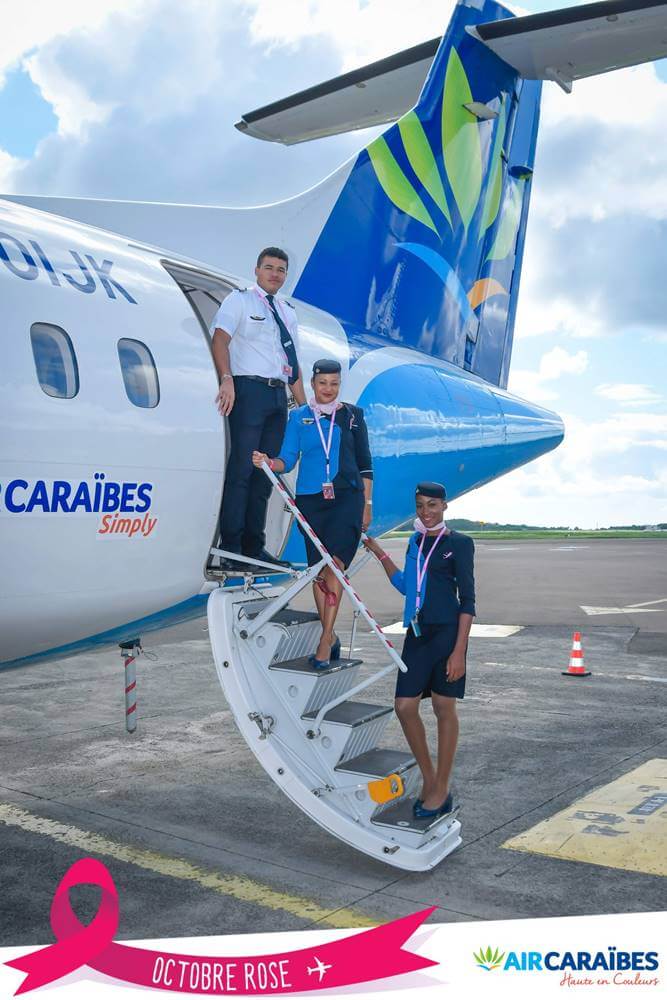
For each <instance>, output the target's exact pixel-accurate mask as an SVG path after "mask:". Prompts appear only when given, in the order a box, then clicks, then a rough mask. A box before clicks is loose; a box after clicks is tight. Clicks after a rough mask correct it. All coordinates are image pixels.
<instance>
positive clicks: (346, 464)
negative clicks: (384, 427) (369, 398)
mask: <svg viewBox="0 0 667 1000" xmlns="http://www.w3.org/2000/svg"><path fill="white" fill-rule="evenodd" d="M329 420H330V418H329V417H321V418H320V426H321V428H322V433H323V435H324V440H325V441H328V440H329V427H330V423H329ZM299 455H300V456H301V463H300V465H299V475H298V477H297V481H296V492H297V494H302V493H320V492H321V490H322V484H323V483H325V482H326V479H327V475H326V458H325V454H324V448H323V447H322V439H321V438H320V435H319V433H318V430H317V424H316V423H315V417H314V415H313V411H312V410H311V408H310V406H308V405H307V404H305V405H304V406H299V407H298V408H297V409H296V410H292V412H291V413H290V415H289V420H288V421H287V430H286V431H285V438H284V440H283V445H282V448H281V449H280V454H279V455H278V456H277V457H278V458H279V459H280V460H281V461H282V462H284V463H285V472H290V471H291V470H292V469H293V468H294V466H295V465H296V463H297V460H298V458H299ZM329 466H330V468H329V471H330V475H331V481H332V482H333V484H334V487H335V488H336V489H345V488H347V489H356V490H361V489H363V483H362V481H361V480H362V477H363V478H364V479H372V478H373V472H372V469H371V454H370V449H369V445H368V431H367V429H366V421H365V420H364V411H363V410H362V409H361V407H360V406H353V405H352V404H351V403H344V404H343V405H342V406H341V407H340V409H338V410H337V411H336V414H335V424H334V429H333V435H332V441H331V454H330V456H329Z"/></svg>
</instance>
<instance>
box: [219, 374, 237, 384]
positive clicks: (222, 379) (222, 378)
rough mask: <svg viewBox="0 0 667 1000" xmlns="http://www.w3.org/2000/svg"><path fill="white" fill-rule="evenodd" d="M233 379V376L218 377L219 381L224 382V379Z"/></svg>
mask: <svg viewBox="0 0 667 1000" xmlns="http://www.w3.org/2000/svg"><path fill="white" fill-rule="evenodd" d="M233 377H234V376H233V375H226V374H225V375H221V376H220V381H221V382H224V381H225V379H226V378H233Z"/></svg>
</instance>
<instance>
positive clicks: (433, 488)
mask: <svg viewBox="0 0 667 1000" xmlns="http://www.w3.org/2000/svg"><path fill="white" fill-rule="evenodd" d="M418 493H421V495H422V496H423V497H435V499H436V500H446V499H447V491H446V490H445V487H444V486H443V485H442V483H417V485H416V487H415V496H416V495H417V494H418Z"/></svg>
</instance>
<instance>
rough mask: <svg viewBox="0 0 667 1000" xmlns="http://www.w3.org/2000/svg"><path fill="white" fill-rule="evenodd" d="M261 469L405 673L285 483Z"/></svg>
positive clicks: (398, 659)
mask: <svg viewBox="0 0 667 1000" xmlns="http://www.w3.org/2000/svg"><path fill="white" fill-rule="evenodd" d="M262 470H263V471H264V474H265V475H266V476H267V477H268V478H269V480H270V481H271V483H272V484H273V486H274V487H275V488H276V489H278V490H280V492H281V493H282V495H283V497H284V499H285V503H286V504H287V505H288V507H289V508H290V510H291V511H292V513H293V514H294V516H295V517H296V518H297V520H298V522H299V524H300V525H301V527H302V528H303V530H304V531H305V532H306V534H307V535H308V537H309V538H310V540H311V542H312V543H313V545H314V546H315V548H316V549H317V551H318V552H319V553H320V555H321V556H322V559H323V560H324V562H325V563H326V564H327V566H328V567H329V569H330V570H331V571H332V573H333V574H334V576H335V577H337V579H338V580H339V581H340V583H341V585H342V587H343V590H344V591H345V592H346V594H347V595H348V597H349V598H350V600H351V601H352V604H353V605H354V607H355V608H357V609H358V610H359V612H360V613H361V614H362V616H363V617H364V619H365V621H366V623H367V624H368V625H370V627H371V630H372V631H373V632H374V633H375V635H376V636H377V637H378V639H379V640H380V642H381V643H382V645H383V646H384V648H385V649H386V651H387V653H388V654H389V656H390V658H391V659H392V660H393V662H394V664H395V665H396V666H397V667H398V669H399V670H400V671H401V672H402V673H407V670H408V668H407V667H406V665H405V664H404V663H403V660H402V659H401V658H400V656H399V655H398V653H397V652H396V650H395V649H394V646H393V644H392V643H391V642H390V641H389V639H387V637H386V636H385V634H384V632H383V631H382V629H381V628H380V626H379V625H378V623H377V622H376V621H375V618H373V616H372V614H371V613H370V611H369V610H368V608H367V607H366V605H365V604H364V602H363V601H362V599H361V598H360V597H359V594H357V592H356V590H355V589H354V587H353V586H352V584H351V583H350V581H349V578H348V577H347V575H346V574H345V573H343V571H342V570H341V569H339V567H338V566H337V565H336V563H335V562H334V559H333V557H332V556H331V555H329V552H328V551H327V550H326V549H325V547H324V545H322V542H321V541H320V540H319V538H318V537H317V535H316V534H315V532H314V531H313V529H312V528H311V526H310V525H309V524H308V522H307V521H306V519H305V517H304V516H303V514H302V513H301V511H300V510H299V508H298V507H297V505H296V502H295V500H294V498H293V496H292V494H291V493H290V491H289V490H288V489H287V487H286V485H285V484H284V483H283V482H282V481H281V480H280V479H279V478H278V476H276V475H275V473H274V472H273V470H272V469H270V468H269V466H268V465H267V463H266V462H262Z"/></svg>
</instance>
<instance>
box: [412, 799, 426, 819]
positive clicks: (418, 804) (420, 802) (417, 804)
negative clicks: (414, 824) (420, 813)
mask: <svg viewBox="0 0 667 1000" xmlns="http://www.w3.org/2000/svg"><path fill="white" fill-rule="evenodd" d="M423 808H424V802H423V800H422V799H416V800H415V801H414V802H413V803H412V811H413V813H414V815H415V816H416V815H417V810H418V809H423Z"/></svg>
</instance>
